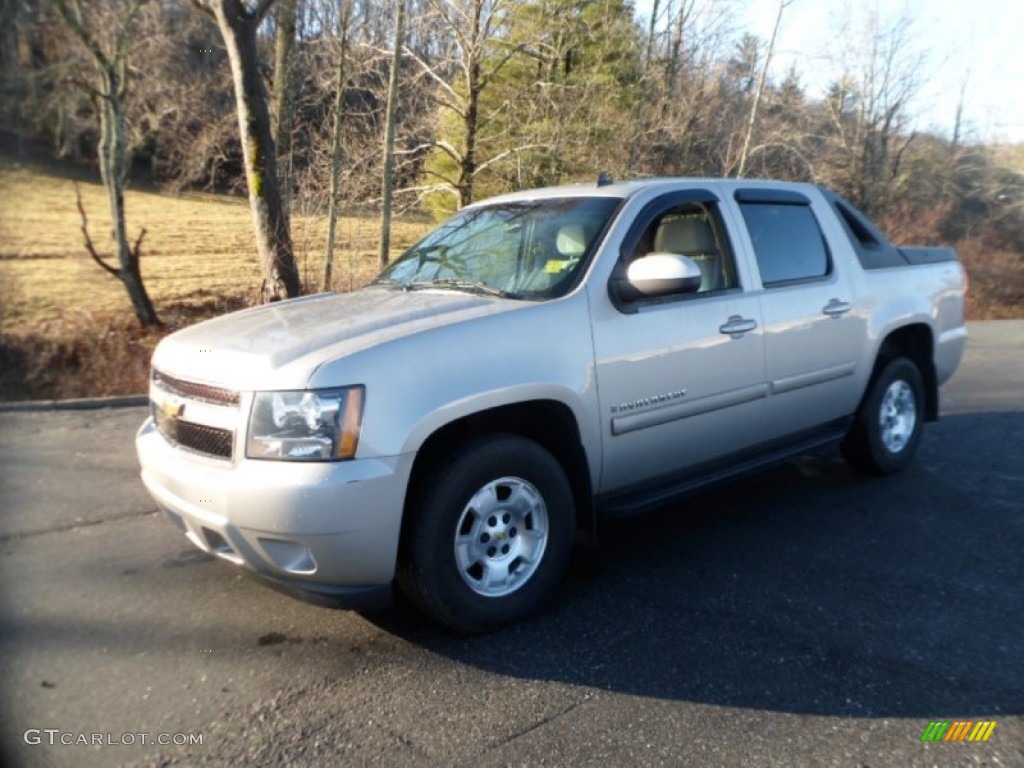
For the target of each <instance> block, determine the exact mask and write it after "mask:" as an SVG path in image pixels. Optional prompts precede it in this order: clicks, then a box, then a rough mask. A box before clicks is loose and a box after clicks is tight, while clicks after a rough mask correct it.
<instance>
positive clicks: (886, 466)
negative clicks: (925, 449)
mask: <svg viewBox="0 0 1024 768" xmlns="http://www.w3.org/2000/svg"><path fill="white" fill-rule="evenodd" d="M923 424H924V382H923V380H922V378H921V372H920V371H919V370H918V368H917V366H916V365H915V364H914V363H913V362H912V361H911V360H910V359H908V358H906V357H898V358H896V359H894V360H890V361H889V362H888V363H886V364H885V366H884V367H883V368H882V370H881V371H880V372H879V374H878V376H876V377H875V379H874V381H872V383H871V386H870V388H869V390H868V395H867V397H866V398H865V399H864V402H863V403H862V405H861V408H860V410H859V411H858V412H857V416H856V417H855V420H854V423H853V426H852V427H851V429H850V432H849V434H848V435H847V437H846V440H845V441H844V442H843V445H842V449H843V455H844V456H845V457H846V459H847V461H849V462H850V463H851V464H853V465H854V466H855V467H857V468H858V469H861V470H863V471H865V472H869V473H871V474H878V475H888V474H892V473H894V472H899V471H900V470H902V469H904V468H906V467H907V466H908V465H909V464H910V462H911V461H913V459H914V454H915V453H916V452H917V446H918V443H919V442H920V440H921V428H922V426H923Z"/></svg>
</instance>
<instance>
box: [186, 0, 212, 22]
mask: <svg viewBox="0 0 1024 768" xmlns="http://www.w3.org/2000/svg"><path fill="white" fill-rule="evenodd" d="M192 5H194V6H195V7H196V10H197V11H200V12H201V13H205V14H206V15H207V16H209V17H211V18H213V17H214V16H216V14H214V12H213V8H211V7H210V6H208V5H207V4H206V3H204V2H203V0H192Z"/></svg>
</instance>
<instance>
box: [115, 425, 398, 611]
mask: <svg viewBox="0 0 1024 768" xmlns="http://www.w3.org/2000/svg"><path fill="white" fill-rule="evenodd" d="M135 445H136V450H137V451H138V455H139V463H140V464H141V466H142V481H143V483H144V484H145V486H146V489H147V490H148V491H149V493H150V495H151V496H152V497H153V500H154V501H155V502H156V503H157V505H158V506H159V507H160V508H161V509H162V510H163V511H164V512H165V513H166V514H167V516H168V518H169V519H170V520H171V521H172V522H173V523H174V524H175V525H176V526H177V527H178V528H179V529H180V530H181V531H182V532H183V533H184V534H185V536H186V537H187V538H188V539H189V540H190V541H191V542H192V543H193V544H194V545H195V546H197V547H198V548H199V549H201V550H203V551H204V552H208V553H210V554H213V555H216V556H218V557H220V558H222V559H224V560H227V561H228V562H231V563H234V564H235V565H241V566H245V567H247V568H249V569H251V570H253V571H255V572H256V573H257V574H259V575H261V576H263V577H265V578H266V579H268V580H269V581H270V582H271V583H272V584H273V585H275V586H278V587H280V588H282V589H285V590H286V591H290V592H296V591H297V592H299V593H301V595H302V596H304V597H307V598H312V599H313V600H314V601H315V602H320V603H325V604H330V605H336V606H341V607H359V608H364V607H371V606H372V605H375V604H379V603H381V602H383V601H385V600H386V599H387V597H388V596H389V595H390V587H391V582H392V580H393V578H394V573H395V561H396V558H397V553H398V537H399V533H400V530H401V524H402V508H403V504H404V500H405V489H406V486H407V485H408V480H409V474H410V472H411V469H412V460H413V456H414V455H413V454H405V455H402V456H392V457H382V458H376V459H357V460H354V461H344V462H310V463H303V462H286V461H261V460H246V459H236V460H235V461H234V462H232V461H224V460H218V459H212V458H206V457H204V456H200V455H197V454H193V453H191V452H189V451H186V450H183V449H181V448H177V447H175V446H173V445H171V444H170V443H168V442H167V441H166V440H165V439H164V438H163V436H161V435H160V433H159V432H157V430H156V427H155V426H154V424H153V421H152V419H147V420H146V422H145V423H144V424H143V425H142V427H141V429H140V430H139V432H138V435H137V436H136V439H135Z"/></svg>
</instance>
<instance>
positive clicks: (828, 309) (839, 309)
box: [821, 299, 853, 317]
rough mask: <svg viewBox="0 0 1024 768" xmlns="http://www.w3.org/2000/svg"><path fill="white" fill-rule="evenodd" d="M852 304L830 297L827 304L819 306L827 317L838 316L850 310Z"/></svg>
mask: <svg viewBox="0 0 1024 768" xmlns="http://www.w3.org/2000/svg"><path fill="white" fill-rule="evenodd" d="M852 306H853V305H852V304H850V302H848V301H840V300H839V299H832V300H831V301H830V302H829V303H828V304H826V305H825V306H824V307H822V308H821V311H822V312H824V313H825V314H826V315H828V316H829V317H839V316H840V315H844V314H846V313H847V312H849V311H850V308H851V307H852Z"/></svg>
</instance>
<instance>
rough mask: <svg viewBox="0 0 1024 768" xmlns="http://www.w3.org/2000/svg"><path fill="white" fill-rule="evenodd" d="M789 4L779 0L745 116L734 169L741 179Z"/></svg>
mask: <svg viewBox="0 0 1024 768" xmlns="http://www.w3.org/2000/svg"><path fill="white" fill-rule="evenodd" d="M788 4H789V2H788V0H779V12H778V14H777V15H776V16H775V26H774V27H772V39H771V42H769V43H768V52H767V53H766V54H765V57H764V64H762V66H761V74H760V76H758V78H757V92H756V93H755V94H754V102H753V104H751V105H750V115H749V116H748V118H747V131H746V133H745V134H744V136H743V149H742V150H740V161H739V168H737V169H736V178H738V179H742V178H743V174H744V173H746V172H747V160H748V159H749V158H750V142H751V141H752V140H753V138H754V128H755V127H756V125H757V110H758V107H760V105H761V97H762V96H763V95H764V85H765V81H766V80H767V78H768V66H769V65H770V64H771V63H772V54H773V53H774V52H775V40H776V38H777V37H778V35H779V24H781V23H782V12H783V11H784V10H785V9H786V6H787V5H788Z"/></svg>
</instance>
